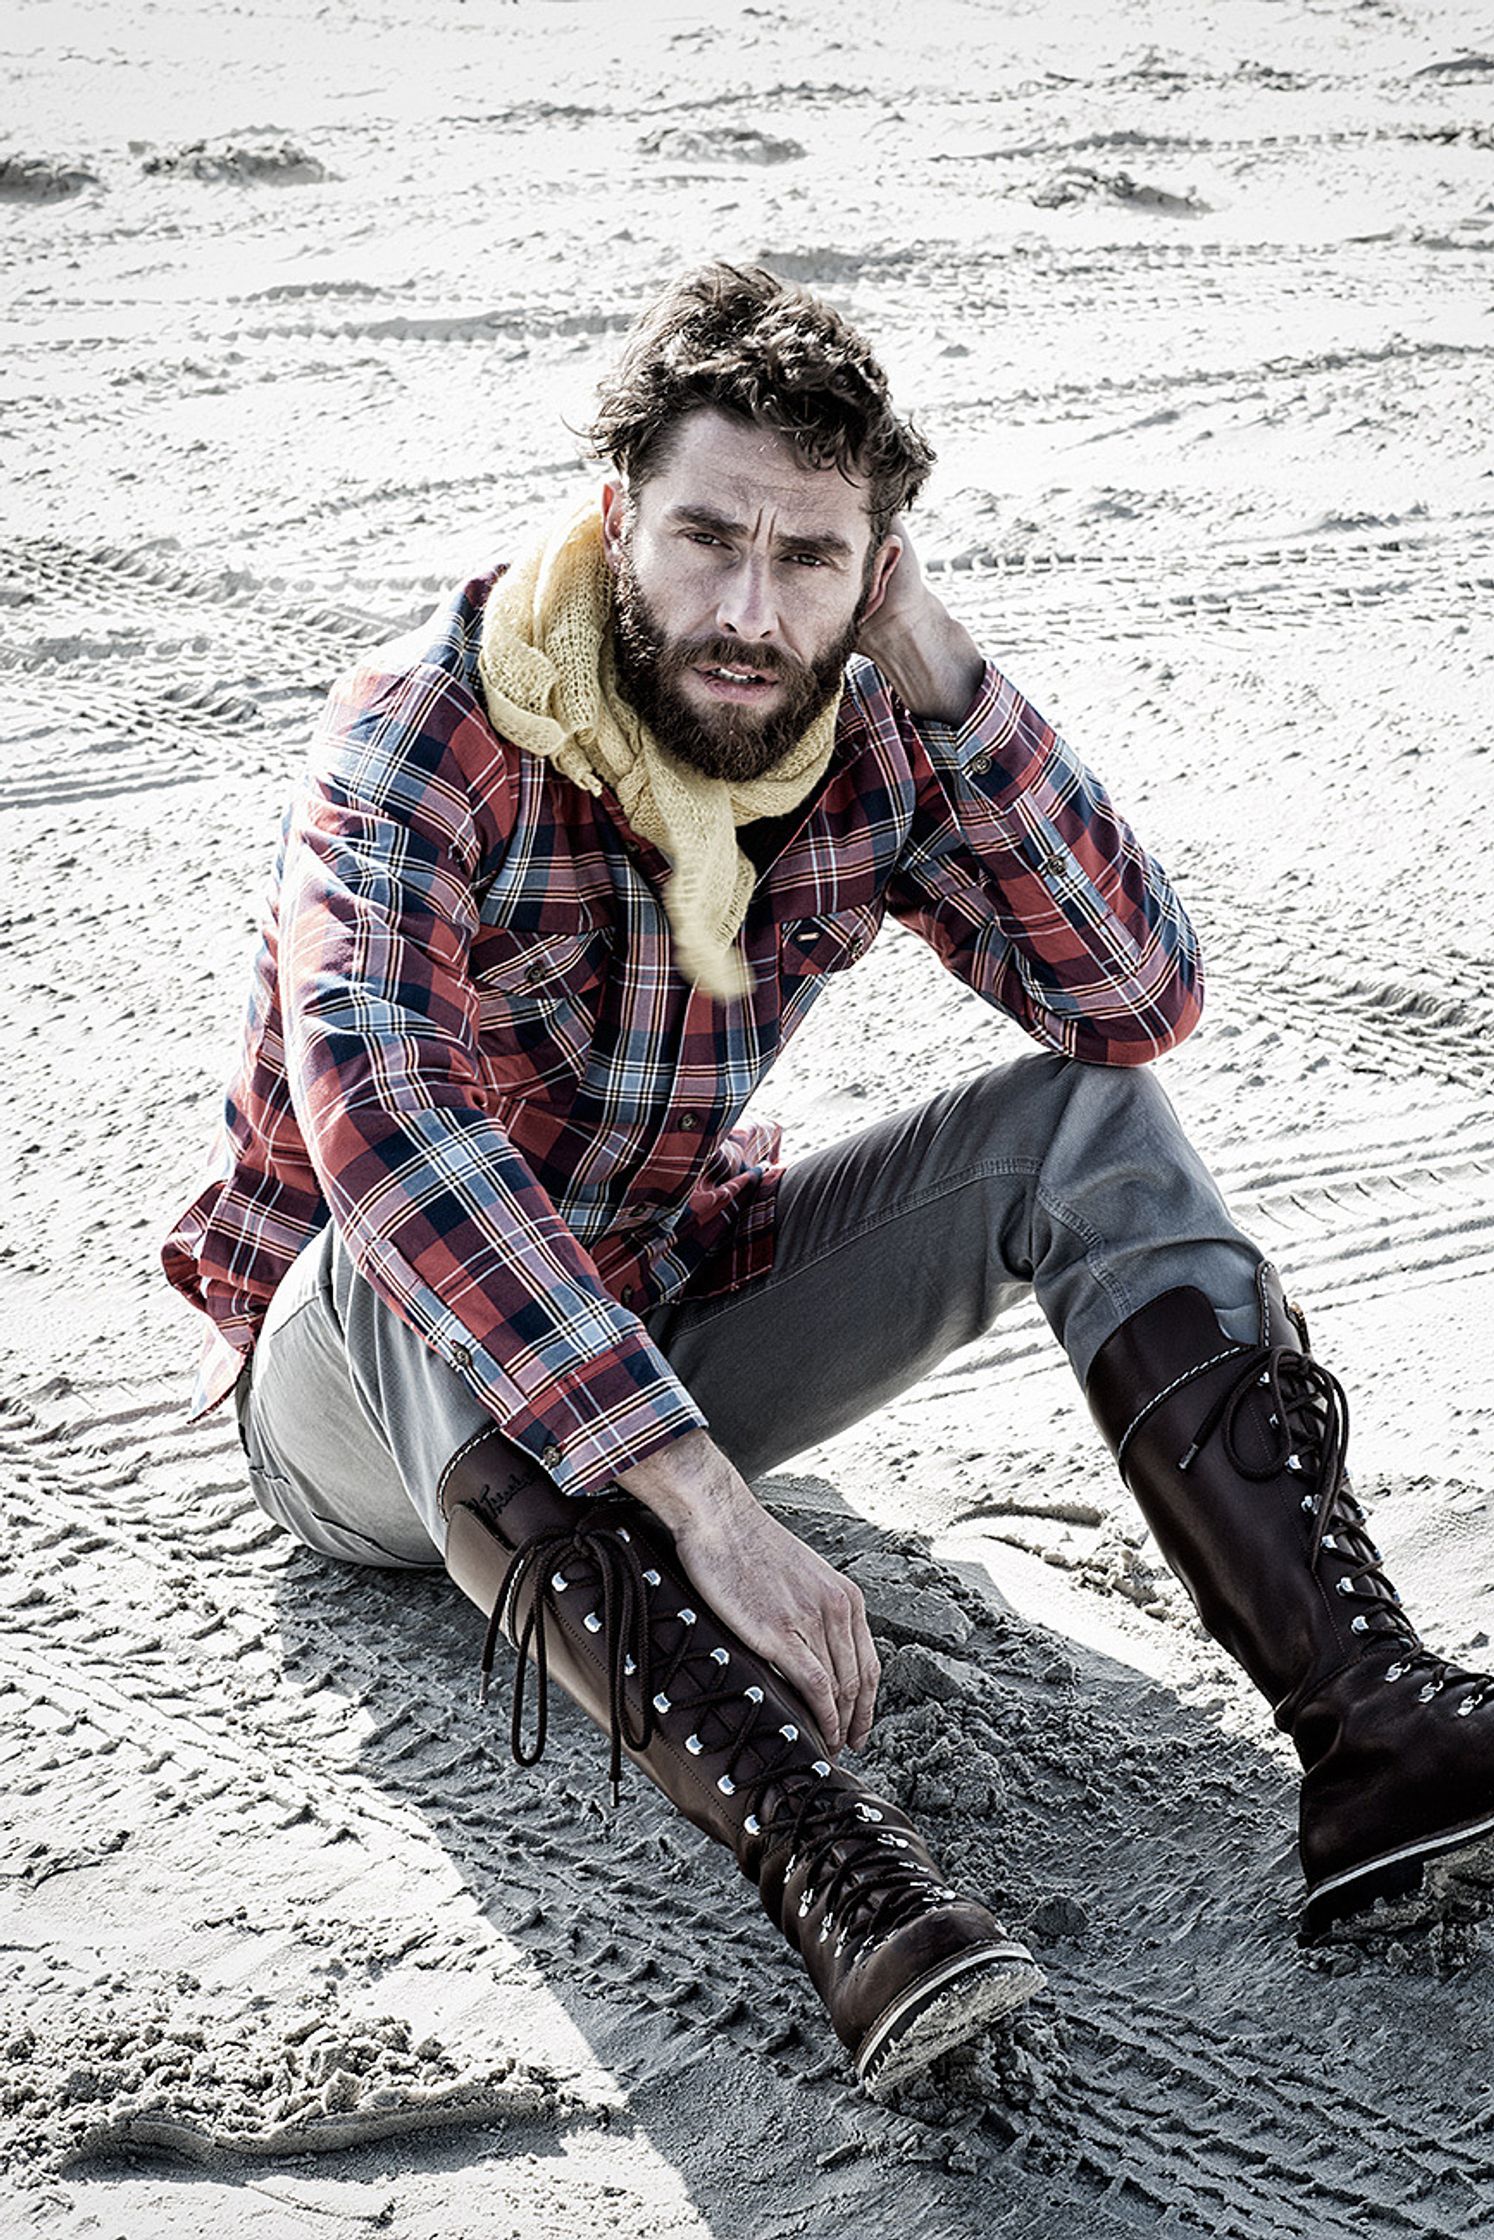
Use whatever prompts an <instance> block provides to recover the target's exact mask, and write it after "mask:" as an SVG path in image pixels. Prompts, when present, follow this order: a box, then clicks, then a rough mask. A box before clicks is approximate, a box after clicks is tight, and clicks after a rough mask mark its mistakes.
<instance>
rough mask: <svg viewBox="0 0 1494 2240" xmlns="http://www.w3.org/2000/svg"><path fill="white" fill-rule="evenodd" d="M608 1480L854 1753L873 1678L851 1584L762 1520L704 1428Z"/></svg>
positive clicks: (827, 1730)
mask: <svg viewBox="0 0 1494 2240" xmlns="http://www.w3.org/2000/svg"><path fill="white" fill-rule="evenodd" d="M618 1484H619V1485H620V1486H621V1487H622V1488H623V1490H624V1491H625V1492H626V1493H630V1494H631V1495H632V1496H633V1498H634V1500H636V1501H641V1502H642V1503H643V1505H644V1507H645V1508H646V1509H651V1510H652V1511H653V1513H654V1515H655V1516H656V1517H658V1519H659V1520H660V1522H661V1523H662V1524H664V1525H665V1526H667V1527H668V1529H669V1531H670V1532H671V1533H672V1534H673V1535H674V1542H675V1546H676V1548H677V1549H678V1550H679V1556H680V1561H681V1562H682V1563H683V1565H684V1567H685V1570H686V1571H687V1573H688V1574H689V1576H690V1578H691V1580H692V1581H693V1583H694V1584H695V1585H696V1586H697V1587H698V1588H699V1589H700V1592H701V1594H702V1595H703V1596H704V1598H705V1599H706V1601H707V1602H709V1603H710V1604H711V1606H712V1608H713V1609H715V1610H717V1611H719V1613H720V1614H721V1616H722V1617H723V1618H725V1619H726V1620H727V1621H728V1623H729V1624H730V1625H731V1626H732V1627H733V1628H734V1630H735V1631H736V1632H738V1633H739V1634H740V1635H741V1636H742V1639H743V1640H744V1641H745V1642H746V1643H747V1645H748V1646H749V1648H752V1649H755V1650H757V1652H758V1654H759V1655H760V1656H764V1657H767V1658H768V1659H770V1661H771V1662H772V1663H773V1664H775V1665H776V1666H777V1667H778V1670H779V1671H780V1672H781V1673H782V1674H783V1676H784V1678H785V1679H786V1680H789V1681H791V1682H792V1683H793V1685H794V1686H795V1687H796V1688H797V1689H798V1690H799V1692H800V1693H801V1694H802V1695H803V1697H804V1698H805V1700H806V1702H807V1703H808V1705H809V1708H810V1709H811V1710H812V1711H813V1713H814V1715H815V1717H816V1719H817V1720H818V1721H819V1723H820V1726H821V1728H822V1730H823V1732H824V1736H825V1740H826V1741H827V1742H828V1743H829V1745H830V1749H831V1752H832V1754H833V1753H838V1752H839V1751H840V1749H841V1748H842V1746H845V1747H848V1748H850V1749H852V1750H859V1749H860V1748H861V1745H862V1744H863V1743H864V1742H865V1740H866V1738H867V1736H868V1734H869V1733H870V1732H871V1723H872V1709H873V1706H874V1705H875V1703H876V1698H877V1681H878V1679H879V1678H880V1675H881V1666H880V1664H879V1663H878V1660H877V1652H876V1650H875V1649H874V1648H873V1646H872V1637H871V1629H870V1627H869V1626H868V1625H867V1622H866V1605H865V1603H864V1601H863V1599H862V1595H861V1590H860V1588H859V1587H857V1586H855V1585H853V1584H852V1582H851V1581H850V1580H849V1579H843V1578H842V1577H841V1575H840V1573H839V1572H838V1571H837V1570H835V1569H834V1567H833V1566H832V1565H831V1564H828V1563H826V1561H825V1559H824V1557H823V1556H818V1555H816V1554H815V1552H814V1550H813V1548H809V1547H806V1546H805V1544H804V1542H803V1541H802V1540H800V1539H798V1538H797V1537H796V1535H795V1534H794V1533H792V1532H790V1531H788V1529H787V1528H786V1527H785V1526H783V1525H781V1524H779V1523H778V1521H777V1519H776V1518H774V1517H770V1516H769V1514H768V1512H767V1510H766V1509H765V1508H764V1507H763V1505H762V1503H761V1502H760V1501H759V1500H758V1499H757V1497H756V1495H755V1494H754V1493H753V1492H752V1490H751V1488H750V1487H749V1486H748V1484H747V1482H746V1480H745V1479H744V1478H743V1477H742V1476H741V1474H740V1472H739V1471H737V1470H735V1469H734V1468H733V1466H732V1464H731V1463H730V1462H729V1461H728V1460H727V1458H726V1456H725V1455H724V1454H723V1453H722V1452H721V1449H720V1448H719V1447H718V1446H717V1445H716V1444H715V1442H714V1440H712V1439H711V1438H710V1437H709V1435H708V1434H707V1433H706V1432H704V1431H691V1432H688V1433H686V1435H685V1436H684V1438H682V1439H676V1440H674V1441H673V1442H672V1443H671V1444H670V1445H669V1446H667V1447H663V1448H661V1449H660V1450H659V1451H658V1453H656V1454H652V1455H650V1456H648V1457H647V1459H646V1460H645V1461H643V1462H640V1463H639V1464H638V1465H637V1466H636V1468H634V1469H632V1470H628V1471H625V1472H624V1473H622V1475H621V1476H620V1477H619V1479H618Z"/></svg>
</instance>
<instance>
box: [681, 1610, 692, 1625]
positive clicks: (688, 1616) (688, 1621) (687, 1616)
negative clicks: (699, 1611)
mask: <svg viewBox="0 0 1494 2240" xmlns="http://www.w3.org/2000/svg"><path fill="white" fill-rule="evenodd" d="M679 1621H680V1624H681V1625H682V1626H693V1625H694V1623H695V1612H694V1611H693V1610H690V1609H684V1610H681V1611H680V1612H679Z"/></svg>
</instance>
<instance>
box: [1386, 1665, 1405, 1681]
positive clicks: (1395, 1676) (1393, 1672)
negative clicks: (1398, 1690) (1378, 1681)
mask: <svg viewBox="0 0 1494 2240" xmlns="http://www.w3.org/2000/svg"><path fill="white" fill-rule="evenodd" d="M1405 1669H1406V1667H1405V1666H1404V1665H1403V1664H1388V1665H1387V1666H1386V1667H1385V1677H1386V1679H1387V1680H1399V1679H1400V1677H1401V1675H1402V1673H1403V1672H1404V1671H1405Z"/></svg>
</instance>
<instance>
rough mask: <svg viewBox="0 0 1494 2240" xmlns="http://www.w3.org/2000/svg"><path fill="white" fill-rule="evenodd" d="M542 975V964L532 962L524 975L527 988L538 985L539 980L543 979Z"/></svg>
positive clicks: (543, 971)
mask: <svg viewBox="0 0 1494 2240" xmlns="http://www.w3.org/2000/svg"><path fill="white" fill-rule="evenodd" d="M544 977H545V968H544V966H543V965H542V964H532V965H531V966H530V967H529V970H528V971H527V972H526V973H525V975H524V984H525V986H526V987H529V988H533V987H536V986H538V984H539V982H540V981H541V980H543V979H544Z"/></svg>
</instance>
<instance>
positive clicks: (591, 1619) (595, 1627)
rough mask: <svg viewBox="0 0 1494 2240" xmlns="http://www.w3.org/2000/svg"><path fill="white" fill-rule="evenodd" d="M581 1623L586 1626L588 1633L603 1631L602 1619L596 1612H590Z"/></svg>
mask: <svg viewBox="0 0 1494 2240" xmlns="http://www.w3.org/2000/svg"><path fill="white" fill-rule="evenodd" d="M581 1623H582V1625H584V1626H585V1628H586V1630H587V1632H588V1633H600V1632H601V1630H602V1620H601V1617H600V1615H599V1613H598V1612H597V1611H595V1610H588V1611H587V1613H586V1616H585V1617H584V1618H583V1619H582V1620H581Z"/></svg>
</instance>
